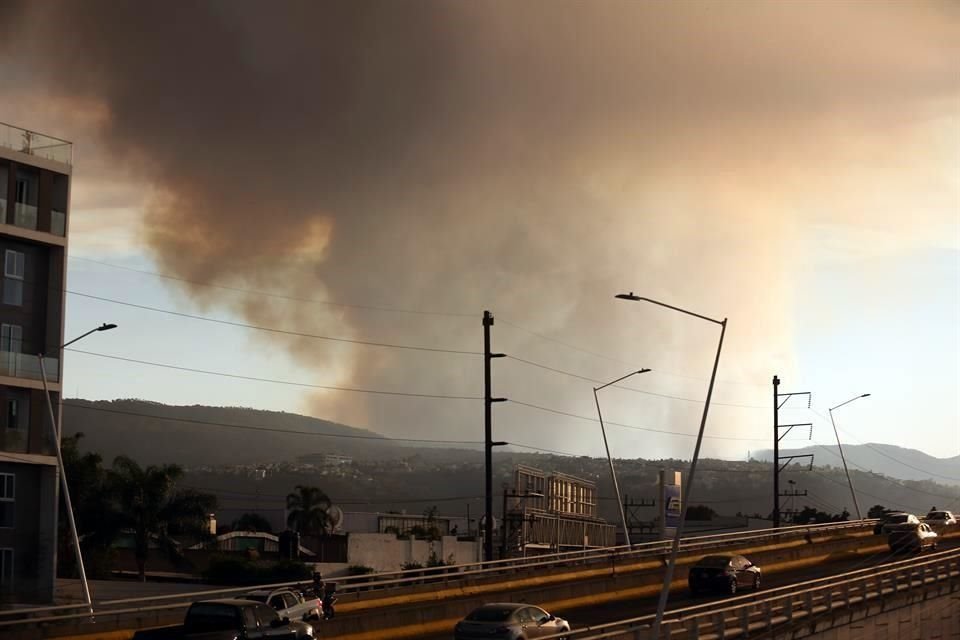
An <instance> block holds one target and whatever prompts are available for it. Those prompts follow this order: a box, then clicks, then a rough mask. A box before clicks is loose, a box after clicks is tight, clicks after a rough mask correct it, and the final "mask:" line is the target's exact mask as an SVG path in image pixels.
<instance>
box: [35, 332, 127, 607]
mask: <svg viewBox="0 0 960 640" xmlns="http://www.w3.org/2000/svg"><path fill="white" fill-rule="evenodd" d="M116 328H117V325H115V324H106V323H104V324H102V325H100V326H99V327H97V328H96V329H91V330H90V331H87V332H86V333H84V334H83V335H81V336H79V337H77V338H74V339H73V340H71V341H69V342H66V343H64V344H63V345H62V346H61V347H60V349H59V352H60V355H61V358H60V360H61V363H60V364H61V366H60V371H62V370H63V367H62V361H63V357H62V356H63V349H64V347H66V346H68V345H71V344H73V343H74V342H76V341H77V340H80V339H81V338H86V337H87V336H88V335H90V334H91V333H96V332H98V331H109V330H110V329H116ZM37 360H39V361H40V378H41V379H42V380H43V395H44V397H45V398H46V399H47V410H48V411H49V412H50V428H51V429H52V430H53V445H54V446H53V449H54V451H55V452H56V454H57V466H58V468H59V470H60V487H61V489H62V490H63V502H64V505H65V506H66V508H67V521H68V522H69V523H70V534H71V535H72V536H73V550H74V553H75V554H76V556H77V567H78V570H79V572H80V584H81V586H82V587H83V597H84V600H86V602H87V608H88V609H89V610H90V615H91V616H92V615H93V600H92V598H91V597H90V585H89V584H88V583H87V572H86V571H85V570H84V567H83V555H82V554H81V553H80V538H79V536H78V535H77V523H76V520H75V519H74V517H73V503H72V502H71V501H70V488H69V487H68V486H67V471H66V469H65V468H64V466H63V455H62V453H61V452H60V425H59V421H58V420H57V418H56V415H55V413H54V411H53V401H52V400H51V399H50V387H49V385H48V383H47V369H46V367H45V366H44V364H43V353H38V354H37ZM59 377H60V383H61V385H62V384H63V376H62V375H60V376H59Z"/></svg>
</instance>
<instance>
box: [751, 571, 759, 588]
mask: <svg viewBox="0 0 960 640" xmlns="http://www.w3.org/2000/svg"><path fill="white" fill-rule="evenodd" d="M753 590H754V591H759V590H760V574H759V573H755V574H753Z"/></svg>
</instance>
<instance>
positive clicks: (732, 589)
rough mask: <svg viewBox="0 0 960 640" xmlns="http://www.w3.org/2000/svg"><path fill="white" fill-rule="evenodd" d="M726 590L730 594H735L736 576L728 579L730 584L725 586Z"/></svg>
mask: <svg viewBox="0 0 960 640" xmlns="http://www.w3.org/2000/svg"><path fill="white" fill-rule="evenodd" d="M727 591H728V592H729V593H730V595H732V596H733V595H736V594H737V579H736V578H733V579H731V580H730V585H729V586H728V587H727Z"/></svg>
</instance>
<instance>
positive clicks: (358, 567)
mask: <svg viewBox="0 0 960 640" xmlns="http://www.w3.org/2000/svg"><path fill="white" fill-rule="evenodd" d="M374 571H376V569H374V568H373V567H368V566H366V565H362V564H352V565H350V566H349V567H347V575H351V576H365V575H367V574H368V573H373V572H374Z"/></svg>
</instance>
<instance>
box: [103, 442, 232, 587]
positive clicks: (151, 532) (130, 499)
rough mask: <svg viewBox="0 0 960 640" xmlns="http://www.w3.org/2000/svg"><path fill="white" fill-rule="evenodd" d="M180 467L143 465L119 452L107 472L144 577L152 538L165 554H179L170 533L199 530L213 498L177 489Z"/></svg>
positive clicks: (209, 510) (181, 473)
mask: <svg viewBox="0 0 960 640" xmlns="http://www.w3.org/2000/svg"><path fill="white" fill-rule="evenodd" d="M182 476H183V469H182V468H181V467H180V466H178V465H175V464H165V465H160V466H155V465H150V466H148V467H147V468H145V469H144V468H142V467H141V466H140V465H139V464H137V462H136V461H134V460H133V459H132V458H128V457H127V456H118V457H117V458H116V459H115V460H114V461H113V468H112V469H111V470H110V471H109V472H108V480H107V484H108V486H109V487H110V489H111V493H112V494H113V498H114V500H115V506H116V507H117V511H118V513H119V515H120V519H121V521H122V522H123V525H124V527H125V528H127V529H132V530H133V534H134V555H135V557H136V559H137V573H138V575H139V577H140V580H145V575H146V564H147V557H148V555H149V550H150V542H151V539H153V540H155V541H156V543H157V544H158V546H159V547H160V549H161V550H163V551H164V552H165V553H167V554H168V555H171V556H173V557H177V556H178V555H179V553H178V551H177V548H176V545H175V543H174V542H173V539H172V538H170V534H171V533H186V532H194V531H196V532H199V531H202V528H203V525H204V523H205V522H206V521H207V514H209V513H210V512H211V511H212V510H213V509H215V508H216V498H215V497H214V496H211V495H207V494H202V493H197V492H195V491H189V490H186V491H184V490H181V491H177V490H176V481H177V480H179V479H180V478H181V477H182Z"/></svg>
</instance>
